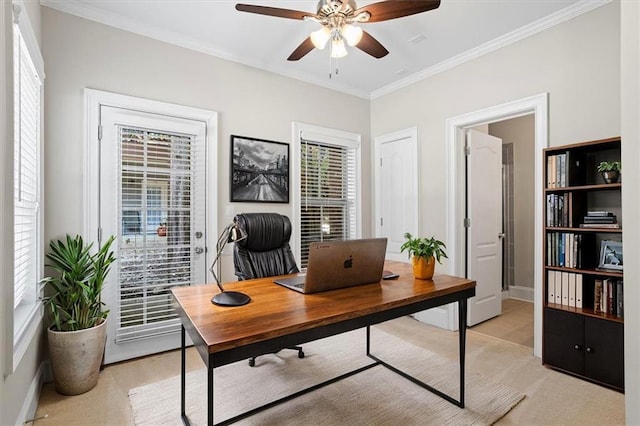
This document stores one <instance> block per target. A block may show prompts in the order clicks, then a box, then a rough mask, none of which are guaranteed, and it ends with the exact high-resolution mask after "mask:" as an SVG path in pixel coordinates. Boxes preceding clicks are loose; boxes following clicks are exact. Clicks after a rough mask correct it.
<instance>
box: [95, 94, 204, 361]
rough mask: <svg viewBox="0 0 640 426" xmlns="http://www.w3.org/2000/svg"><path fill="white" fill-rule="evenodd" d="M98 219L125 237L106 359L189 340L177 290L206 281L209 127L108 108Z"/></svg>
mask: <svg viewBox="0 0 640 426" xmlns="http://www.w3.org/2000/svg"><path fill="white" fill-rule="evenodd" d="M100 126H101V127H100V128H101V129H102V131H101V132H100V133H101V135H100V136H99V138H100V160H99V167H100V174H99V176H100V177H99V203H98V204H99V208H98V210H99V216H100V218H99V223H100V229H101V234H102V241H104V240H106V238H107V237H108V236H109V235H114V236H116V241H115V242H114V245H113V246H112V249H113V251H114V253H115V256H116V258H117V262H116V263H115V266H114V268H113V269H112V271H111V273H110V275H109V280H108V282H107V283H106V285H105V290H104V293H103V295H104V301H105V303H106V304H107V307H108V308H109V309H110V313H109V319H108V324H107V325H108V331H107V334H108V337H107V345H106V349H105V362H106V363H111V362H116V361H121V360H124V359H130V358H133V357H138V356H142V355H148V354H150V353H156V352H159V351H164V350H169V349H174V348H177V347H179V345H180V333H179V331H180V322H179V319H178V317H177V314H176V312H175V310H174V308H173V306H172V298H171V294H170V289H171V288H172V287H175V286H185V285H190V284H201V283H204V282H206V278H207V276H206V270H207V265H206V243H205V241H206V229H205V224H206V199H207V197H206V195H207V194H206V191H205V186H206V166H207V164H206V158H207V156H206V152H205V151H206V144H205V141H206V124H205V123H204V122H202V121H194V120H188V119H183V118H177V117H172V116H168V115H161V114H152V113H147V112H141V111H136V110H131V109H125V108H119V107H112V106H105V105H101V106H100Z"/></svg>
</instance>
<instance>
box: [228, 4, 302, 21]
mask: <svg viewBox="0 0 640 426" xmlns="http://www.w3.org/2000/svg"><path fill="white" fill-rule="evenodd" d="M236 10H239V11H240V12H249V13H257V14H259V15H269V16H275V17H278V18H289V19H300V20H302V19H304V17H305V16H315V14H313V13H309V12H301V11H299V10H293V9H281V8H279V7H269V6H256V5H253V4H242V3H238V4H236Z"/></svg>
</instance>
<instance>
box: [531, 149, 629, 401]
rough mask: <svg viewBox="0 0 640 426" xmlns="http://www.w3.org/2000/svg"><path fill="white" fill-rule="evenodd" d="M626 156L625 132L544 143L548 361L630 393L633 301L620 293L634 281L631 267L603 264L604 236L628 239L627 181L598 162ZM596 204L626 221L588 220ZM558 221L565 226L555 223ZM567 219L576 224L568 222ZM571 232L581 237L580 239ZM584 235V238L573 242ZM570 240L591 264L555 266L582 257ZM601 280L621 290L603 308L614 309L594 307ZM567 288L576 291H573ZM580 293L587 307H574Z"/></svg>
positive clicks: (545, 339) (544, 355)
mask: <svg viewBox="0 0 640 426" xmlns="http://www.w3.org/2000/svg"><path fill="white" fill-rule="evenodd" d="M620 160H621V138H620V137H614V138H607V139H600V140H595V141H588V142H580V143H576V144H571V145H563V146H555V147H551V148H547V149H545V150H544V162H543V167H544V173H543V175H544V176H545V178H544V179H545V180H544V183H545V189H544V191H543V195H542V196H543V204H544V205H545V212H544V214H545V221H544V224H545V226H544V227H543V234H544V235H543V259H544V262H545V264H544V266H543V273H542V276H543V278H542V279H543V286H542V288H543V290H542V291H543V294H542V300H543V316H542V318H543V348H542V362H543V364H545V365H546V366H548V367H551V368H555V369H557V370H559V371H563V372H566V373H569V374H572V375H575V376H577V377H580V378H583V379H585V380H589V381H591V382H594V383H598V384H601V385H604V386H607V387H610V388H612V389H615V390H618V391H621V392H624V310H625V308H624V306H620V305H618V300H617V297H618V293H619V291H624V290H623V289H624V286H625V285H629V283H625V282H624V272H623V271H617V270H602V269H598V268H596V266H597V265H598V264H599V257H600V247H601V242H602V241H604V240H613V241H619V242H622V220H621V219H622V217H621V216H622V202H621V193H622V183H620V182H617V183H605V182H604V180H603V179H602V177H601V174H600V173H598V172H597V166H598V164H599V163H600V162H601V161H620ZM552 194H554V195H552ZM593 211H607V212H609V213H610V215H611V217H615V220H614V221H613V222H614V223H619V224H620V228H608V227H593V228H592V227H587V228H584V227H580V224H581V223H583V220H584V217H585V216H587V215H588V213H589V212H593ZM557 224H560V225H563V226H550V225H557ZM567 224H568V225H570V226H564V225H567ZM558 234H566V235H558ZM571 234H574V235H578V236H580V237H575V239H573V238H574V237H573V236H571ZM569 236H571V238H569ZM578 240H579V241H580V245H579V246H577V247H578V248H577V249H576V248H573V244H575V241H578ZM569 241H571V242H570V243H569ZM562 242H564V243H562ZM566 245H569V248H570V249H573V250H577V251H578V253H580V254H579V257H580V259H583V258H584V259H585V260H584V263H583V265H585V266H587V267H582V268H570V267H565V266H553V265H557V264H558V262H560V264H561V262H563V261H564V262H568V260H567V257H572V256H575V254H576V251H573V252H572V251H570V250H568V249H567V247H565V246H566ZM549 250H551V251H549ZM559 253H562V254H561V255H559ZM587 259H588V260H587ZM571 260H575V257H572V259H571ZM547 262H549V263H550V264H547ZM555 271H557V272H555ZM558 272H559V273H558ZM558 280H561V282H560V284H559V285H557V284H556V282H559V281H558ZM600 280H602V282H603V284H604V283H605V282H607V280H609V282H610V283H611V286H610V287H609V290H611V292H612V293H614V295H613V298H612V300H611V304H609V300H607V301H605V302H604V303H606V305H603V307H607V308H608V309H609V310H611V311H612V312H607V313H604V312H601V311H600V309H596V306H594V305H597V306H601V305H599V304H597V303H596V300H597V297H596V295H595V294H594V293H595V288H596V282H598V283H599V282H600ZM578 282H579V284H577V283H578ZM572 283H573V284H572ZM571 285H574V289H573V292H574V293H573V294H575V292H576V291H579V290H578V289H579V288H581V289H582V293H581V294H580V295H579V296H578V295H576V296H575V298H574V299H575V300H571V294H572V291H571V290H567V289H568V288H569V286H571ZM549 286H551V287H552V288H551V290H550V288H549ZM598 286H599V284H598ZM603 287H604V285H603ZM558 290H560V292H561V293H563V295H562V296H563V297H561V299H558V298H557V297H560V296H558V294H559V293H558ZM564 291H568V293H569V297H568V298H567V297H566V296H565V294H566V293H564ZM554 297H556V299H555V301H556V302H559V301H560V300H562V301H563V303H562V304H560V303H551V302H550V300H553V299H554ZM599 297H603V296H599ZM578 299H580V303H581V304H582V306H581V307H577V306H571V304H572V303H573V304H574V305H578ZM608 299H609V298H608ZM565 300H567V303H566V304H565V302H564V301H565ZM611 306H613V309H612V308H611ZM620 308H622V310H621V312H622V315H621V316H618V315H616V313H617V312H620Z"/></svg>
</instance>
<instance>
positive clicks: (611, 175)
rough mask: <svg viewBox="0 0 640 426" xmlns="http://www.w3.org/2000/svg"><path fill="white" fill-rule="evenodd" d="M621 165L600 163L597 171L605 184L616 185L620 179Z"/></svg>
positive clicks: (606, 162) (611, 162) (617, 162)
mask: <svg viewBox="0 0 640 426" xmlns="http://www.w3.org/2000/svg"><path fill="white" fill-rule="evenodd" d="M620 170H622V163H620V161H601V162H600V164H598V171H599V172H600V173H602V179H604V182H605V183H616V182H618V179H620Z"/></svg>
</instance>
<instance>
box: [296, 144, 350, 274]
mask: <svg viewBox="0 0 640 426" xmlns="http://www.w3.org/2000/svg"><path fill="white" fill-rule="evenodd" d="M356 195H357V194H356V150H355V148H353V147H349V146H341V145H332V144H328V143H324V142H316V141H310V140H306V139H302V140H301V143H300V196H301V200H300V257H301V259H300V263H301V266H302V268H306V266H307V263H308V258H309V244H310V243H311V242H313V241H327V240H344V239H352V238H356Z"/></svg>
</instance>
